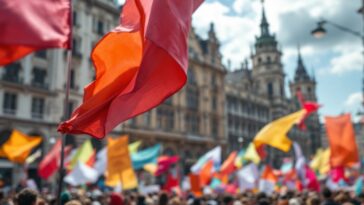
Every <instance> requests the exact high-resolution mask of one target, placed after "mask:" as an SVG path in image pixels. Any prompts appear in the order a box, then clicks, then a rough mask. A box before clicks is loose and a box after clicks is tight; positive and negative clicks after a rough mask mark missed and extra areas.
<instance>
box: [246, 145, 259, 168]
mask: <svg viewBox="0 0 364 205" xmlns="http://www.w3.org/2000/svg"><path fill="white" fill-rule="evenodd" d="M244 159H245V160H249V161H252V162H254V164H259V162H260V157H259V154H258V152H257V150H256V149H255V146H254V144H253V143H250V144H249V146H248V149H247V150H246V153H245V155H244Z"/></svg>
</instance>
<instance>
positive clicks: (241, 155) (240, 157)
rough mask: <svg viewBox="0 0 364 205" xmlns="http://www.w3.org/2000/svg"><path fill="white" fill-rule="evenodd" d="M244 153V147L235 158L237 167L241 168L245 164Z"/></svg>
mask: <svg viewBox="0 0 364 205" xmlns="http://www.w3.org/2000/svg"><path fill="white" fill-rule="evenodd" d="M244 155H245V149H242V150H240V151H239V153H238V154H237V156H236V158H235V160H234V164H235V167H236V168H238V169H239V168H241V167H242V166H243V164H244V161H245V160H244Z"/></svg>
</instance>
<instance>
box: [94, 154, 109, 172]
mask: <svg viewBox="0 0 364 205" xmlns="http://www.w3.org/2000/svg"><path fill="white" fill-rule="evenodd" d="M106 167H107V147H104V148H103V149H102V150H100V151H99V152H98V153H97V155H96V162H95V165H94V169H95V170H96V171H97V173H98V174H99V176H101V175H104V173H105V171H106Z"/></svg>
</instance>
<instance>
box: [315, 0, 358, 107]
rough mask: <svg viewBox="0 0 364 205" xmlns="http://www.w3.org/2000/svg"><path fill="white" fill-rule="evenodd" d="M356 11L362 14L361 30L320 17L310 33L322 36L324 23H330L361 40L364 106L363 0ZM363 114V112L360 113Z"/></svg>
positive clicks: (324, 30)
mask: <svg viewBox="0 0 364 205" xmlns="http://www.w3.org/2000/svg"><path fill="white" fill-rule="evenodd" d="M358 13H360V14H361V15H362V32H361V33H360V32H358V31H355V30H353V29H351V28H347V27H345V26H342V25H339V24H337V23H334V22H332V21H329V20H327V19H322V20H320V21H319V22H317V27H316V28H315V29H314V30H312V31H311V34H312V35H313V36H314V37H315V38H322V37H324V36H325V35H326V33H327V31H326V29H325V28H324V25H326V24H327V25H331V26H332V27H334V28H336V29H338V30H341V31H343V32H346V33H350V34H352V35H353V36H355V37H358V38H359V39H360V40H361V41H362V56H363V64H362V72H363V76H362V103H363V104H362V105H363V106H364V0H362V7H361V8H360V9H359V10H358ZM361 114H364V113H361Z"/></svg>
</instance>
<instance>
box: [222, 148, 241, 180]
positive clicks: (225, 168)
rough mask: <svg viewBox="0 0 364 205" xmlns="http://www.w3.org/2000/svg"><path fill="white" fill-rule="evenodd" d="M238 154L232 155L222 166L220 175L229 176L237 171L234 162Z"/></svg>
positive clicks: (233, 153)
mask: <svg viewBox="0 0 364 205" xmlns="http://www.w3.org/2000/svg"><path fill="white" fill-rule="evenodd" d="M237 154H238V153H237V152H236V151H234V152H232V153H230V155H229V156H228V158H227V159H226V160H225V161H224V163H223V164H222V165H221V168H220V173H222V174H223V175H229V174H231V173H232V172H233V171H234V170H235V168H236V167H235V163H234V162H235V158H236V156H237Z"/></svg>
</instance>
